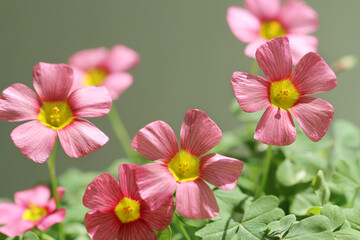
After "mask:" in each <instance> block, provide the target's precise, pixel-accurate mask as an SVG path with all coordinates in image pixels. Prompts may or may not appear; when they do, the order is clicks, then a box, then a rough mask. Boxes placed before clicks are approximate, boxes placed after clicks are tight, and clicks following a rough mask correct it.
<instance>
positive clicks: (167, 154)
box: [131, 121, 179, 163]
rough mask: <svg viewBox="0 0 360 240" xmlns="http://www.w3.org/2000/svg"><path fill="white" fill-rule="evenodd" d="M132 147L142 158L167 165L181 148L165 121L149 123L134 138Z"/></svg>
mask: <svg viewBox="0 0 360 240" xmlns="http://www.w3.org/2000/svg"><path fill="white" fill-rule="evenodd" d="M131 147H132V148H133V149H134V150H135V151H137V152H138V153H140V155H141V156H143V157H145V158H147V159H149V160H152V161H157V162H162V163H167V162H168V161H170V160H171V159H172V158H173V157H174V156H175V155H176V154H177V153H178V152H179V146H178V142H177V139H176V136H175V133H174V131H173V130H172V129H171V127H170V126H169V125H168V124H167V123H166V122H163V121H155V122H152V123H149V124H148V125H146V126H145V127H144V128H142V129H140V130H139V132H138V133H137V134H136V135H135V136H134V138H133V140H132V141H131Z"/></svg>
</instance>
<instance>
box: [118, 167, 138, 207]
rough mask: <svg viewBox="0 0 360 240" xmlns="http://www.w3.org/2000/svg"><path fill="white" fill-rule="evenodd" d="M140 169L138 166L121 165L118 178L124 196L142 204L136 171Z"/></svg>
mask: <svg viewBox="0 0 360 240" xmlns="http://www.w3.org/2000/svg"><path fill="white" fill-rule="evenodd" d="M138 167H139V166H138V165H136V164H120V165H119V168H118V169H119V174H118V176H119V186H120V191H121V193H122V195H123V196H124V197H127V198H131V199H133V200H137V201H139V202H140V201H141V200H142V199H141V198H140V194H139V191H138V189H137V187H136V182H135V170H136V169H137V168H138Z"/></svg>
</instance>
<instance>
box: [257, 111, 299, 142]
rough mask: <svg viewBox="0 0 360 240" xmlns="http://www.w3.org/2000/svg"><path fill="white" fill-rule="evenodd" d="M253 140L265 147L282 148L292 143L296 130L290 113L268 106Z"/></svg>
mask: <svg viewBox="0 0 360 240" xmlns="http://www.w3.org/2000/svg"><path fill="white" fill-rule="evenodd" d="M254 138H255V139H256V140H258V141H259V142H262V143H264V144H267V145H276V146H284V145H290V144H291V143H293V142H294V141H295V138H296V129H295V125H294V122H293V120H292V117H291V115H290V113H289V112H288V111H285V110H283V109H281V108H277V107H274V106H272V105H270V106H269V107H268V108H267V109H266V111H265V112H264V114H263V116H262V117H261V119H260V121H259V123H258V125H257V127H256V131H255V136H254Z"/></svg>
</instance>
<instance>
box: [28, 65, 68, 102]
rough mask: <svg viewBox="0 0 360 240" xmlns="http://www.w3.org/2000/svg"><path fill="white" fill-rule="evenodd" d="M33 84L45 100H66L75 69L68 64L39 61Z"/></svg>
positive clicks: (34, 71) (35, 69)
mask: <svg viewBox="0 0 360 240" xmlns="http://www.w3.org/2000/svg"><path fill="white" fill-rule="evenodd" d="M33 80H34V81H33V84H34V88H35V90H36V92H37V93H38V94H39V96H40V98H41V99H42V100H43V101H49V102H53V101H66V98H67V97H68V95H69V92H70V89H71V87H72V85H73V81H74V73H73V69H72V68H71V67H70V66H68V65H66V64H52V63H42V62H40V63H38V64H37V65H36V66H35V67H34V69H33Z"/></svg>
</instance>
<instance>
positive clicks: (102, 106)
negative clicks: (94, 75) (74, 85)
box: [68, 86, 112, 117]
mask: <svg viewBox="0 0 360 240" xmlns="http://www.w3.org/2000/svg"><path fill="white" fill-rule="evenodd" d="M68 103H69V105H70V108H71V110H72V112H73V114H74V116H76V117H101V116H104V115H106V114H108V113H109V112H110V108H111V104H112V99H111V97H110V95H109V92H108V90H107V89H106V88H105V87H94V86H92V87H85V88H80V89H78V90H75V91H74V92H72V93H71V95H70V96H69V98H68Z"/></svg>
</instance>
